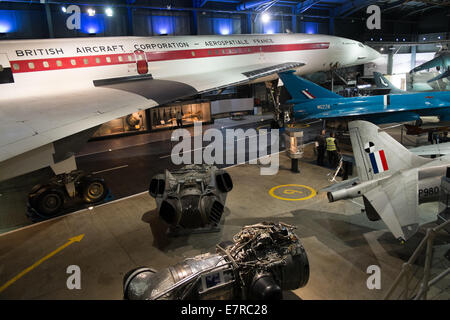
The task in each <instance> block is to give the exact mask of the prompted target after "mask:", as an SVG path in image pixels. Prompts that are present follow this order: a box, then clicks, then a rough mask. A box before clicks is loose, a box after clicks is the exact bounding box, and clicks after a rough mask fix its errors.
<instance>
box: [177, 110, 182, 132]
mask: <svg viewBox="0 0 450 320" xmlns="http://www.w3.org/2000/svg"><path fill="white" fill-rule="evenodd" d="M177 126H178V127H180V128H181V127H182V126H183V116H182V115H181V111H178V112H177Z"/></svg>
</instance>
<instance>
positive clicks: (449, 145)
mask: <svg viewBox="0 0 450 320" xmlns="http://www.w3.org/2000/svg"><path fill="white" fill-rule="evenodd" d="M408 150H409V151H411V152H412V153H414V154H416V155H418V156H433V155H447V154H450V142H445V143H439V144H430V145H426V146H421V147H417V148H411V149H408Z"/></svg>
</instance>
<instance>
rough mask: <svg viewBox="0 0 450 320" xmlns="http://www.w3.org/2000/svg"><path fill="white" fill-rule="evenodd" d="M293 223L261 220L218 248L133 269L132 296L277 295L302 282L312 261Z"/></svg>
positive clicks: (127, 285) (128, 283)
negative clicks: (170, 262) (170, 263)
mask: <svg viewBox="0 0 450 320" xmlns="http://www.w3.org/2000/svg"><path fill="white" fill-rule="evenodd" d="M294 229H295V227H294V226H291V225H287V224H284V223H281V222H280V223H267V222H263V223H259V224H255V225H250V226H246V227H244V228H242V230H241V231H240V232H239V233H237V234H236V235H235V236H234V237H233V241H226V242H222V243H220V244H219V245H217V246H216V253H214V254H211V253H207V254H202V255H198V256H195V257H193V258H188V259H186V260H184V261H182V262H180V263H178V264H176V265H174V266H171V267H168V268H165V269H163V270H161V271H158V272H156V271H155V270H153V269H150V268H138V269H134V270H131V271H130V272H128V273H127V274H126V275H125V278H124V298H125V299H130V300H158V299H163V300H185V299H186V300H194V299H200V300H229V299H242V300H246V299H251V300H278V299H282V291H283V290H295V289H298V288H302V287H304V286H305V285H306V284H307V282H308V280H309V262H308V257H307V255H306V252H305V249H304V248H303V245H302V243H301V242H300V239H299V238H298V237H297V235H295V233H294V232H293V230H294Z"/></svg>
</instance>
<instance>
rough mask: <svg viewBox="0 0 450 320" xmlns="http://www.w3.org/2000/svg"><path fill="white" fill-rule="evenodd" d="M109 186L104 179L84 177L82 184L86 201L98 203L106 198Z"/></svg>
mask: <svg viewBox="0 0 450 320" xmlns="http://www.w3.org/2000/svg"><path fill="white" fill-rule="evenodd" d="M107 190H108V188H107V187H106V184H105V182H104V181H103V179H99V178H95V179H91V178H84V179H83V182H82V186H81V191H82V192H83V200H84V202H85V203H98V202H101V201H103V200H104V199H105V197H106V195H107Z"/></svg>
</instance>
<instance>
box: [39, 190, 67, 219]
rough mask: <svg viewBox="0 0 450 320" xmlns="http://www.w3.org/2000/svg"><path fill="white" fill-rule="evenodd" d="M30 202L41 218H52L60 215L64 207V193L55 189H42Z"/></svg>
mask: <svg viewBox="0 0 450 320" xmlns="http://www.w3.org/2000/svg"><path fill="white" fill-rule="evenodd" d="M32 202H33V204H34V205H33V208H34V209H35V210H36V211H37V213H38V214H39V215H40V216H41V217H42V218H45V219H48V218H52V217H54V216H56V215H57V214H58V213H60V212H61V209H62V208H63V206H64V192H63V191H62V190H60V189H58V188H55V187H46V188H42V189H41V192H40V193H39V194H37V195H36V196H35V197H34V198H33V201H32Z"/></svg>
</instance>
